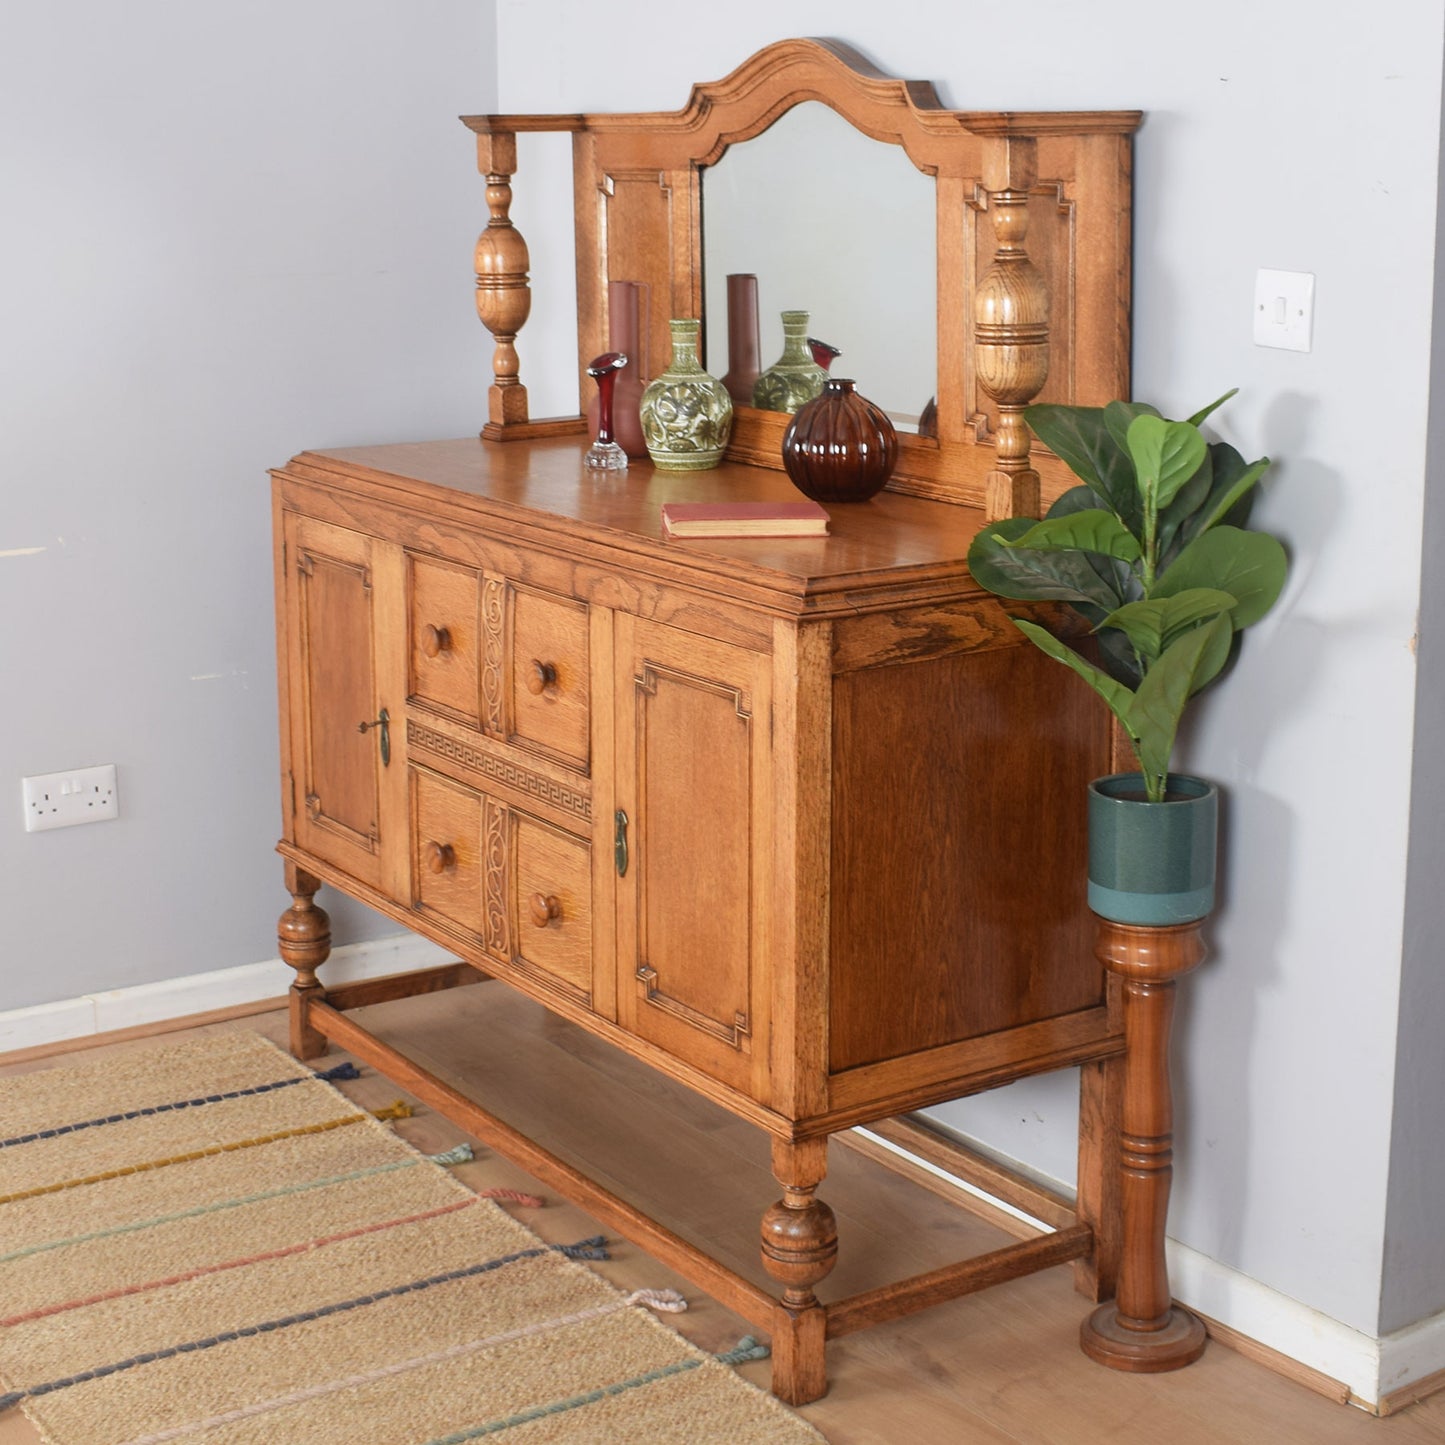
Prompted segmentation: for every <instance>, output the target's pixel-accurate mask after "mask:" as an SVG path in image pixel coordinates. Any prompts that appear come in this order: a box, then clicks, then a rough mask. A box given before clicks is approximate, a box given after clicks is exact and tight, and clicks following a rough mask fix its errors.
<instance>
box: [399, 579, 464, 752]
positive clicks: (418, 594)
mask: <svg viewBox="0 0 1445 1445" xmlns="http://www.w3.org/2000/svg"><path fill="white" fill-rule="evenodd" d="M408 563H409V566H408V584H409V585H408V605H407V625H408V633H409V637H410V668H411V671H410V693H411V697H412V699H413V700H414V701H417V702H420V703H423V704H425V705H427V706H430V707H433V708H436V709H438V710H439V711H441V712H445V713H449V714H450V715H451V716H453V717H456V718H459V719H461V720H462V721H464V722H468V723H470V724H471V725H472V726H473V727H480V726H481V689H480V680H479V678H480V654H481V647H480V645H479V644H480V641H481V639H480V635H479V632H480V629H479V626H478V621H479V615H480V609H481V578H480V576H479V575H478V574H477V573H476V572H475V571H474V570H472V569H471V568H469V567H458V566H455V565H454V564H452V563H449V562H442V561H438V560H435V559H433V558H428V557H417V556H412V557H409V558H408Z"/></svg>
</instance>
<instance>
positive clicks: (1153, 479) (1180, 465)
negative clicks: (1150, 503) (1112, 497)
mask: <svg viewBox="0 0 1445 1445" xmlns="http://www.w3.org/2000/svg"><path fill="white" fill-rule="evenodd" d="M1126 442H1127V444H1128V447H1129V455H1130V457H1131V458H1132V459H1133V462H1134V471H1135V473H1136V475H1137V476H1138V486H1139V493H1140V495H1141V496H1143V497H1145V498H1151V497H1152V498H1153V500H1154V504H1155V505H1156V506H1157V507H1160V508H1163V507H1167V506H1168V505H1169V503H1170V502H1172V501H1173V500H1174V497H1175V495H1176V494H1177V493H1178V491H1179V489H1180V488H1181V487H1182V486H1183V485H1184V484H1185V482H1187V481H1188V480H1189V479H1190V477H1192V476H1193V475H1194V473H1195V472H1197V471H1198V470H1199V467H1200V464H1201V463H1202V462H1203V461H1204V458H1205V455H1206V453H1207V452H1208V447H1207V446H1206V444H1205V441H1204V438H1203V437H1202V436H1201V435H1200V433H1199V430H1198V429H1197V428H1196V427H1192V426H1190V425H1189V423H1188V422H1187V421H1165V420H1164V419H1163V418H1162V417H1157V416H1136V417H1135V418H1134V420H1133V421H1131V422H1130V423H1129V431H1128V435H1127V437H1126Z"/></svg>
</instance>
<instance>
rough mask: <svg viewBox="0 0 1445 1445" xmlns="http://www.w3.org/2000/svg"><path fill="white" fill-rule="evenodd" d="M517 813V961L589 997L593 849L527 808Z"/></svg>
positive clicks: (514, 858)
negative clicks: (528, 812)
mask: <svg viewBox="0 0 1445 1445" xmlns="http://www.w3.org/2000/svg"><path fill="white" fill-rule="evenodd" d="M512 816H513V820H514V823H513V832H512V858H511V862H512V868H511V878H512V888H511V893H512V908H511V913H512V918H513V921H514V923H513V929H512V940H513V944H512V961H513V963H515V964H517V965H518V966H519V967H521V968H525V969H527V970H528V971H531V972H540V973H543V974H546V975H547V976H548V978H549V979H550V980H554V981H556V982H557V983H559V984H561V985H562V986H563V987H564V988H566V989H567V990H568V991H569V992H571V993H574V994H576V995H577V996H578V997H580V998H581V999H583V1000H584V1001H589V1000H590V998H591V993H592V863H591V850H590V849H589V848H588V846H587V844H586V843H584V842H583V841H582V840H581V839H580V838H574V837H572V836H571V835H570V834H568V833H564V832H562V831H561V830H560V829H557V828H553V827H551V826H550V825H549V824H546V823H541V822H538V821H537V820H536V819H535V818H529V817H528V816H527V815H526V814H525V813H514V814H513V815H512Z"/></svg>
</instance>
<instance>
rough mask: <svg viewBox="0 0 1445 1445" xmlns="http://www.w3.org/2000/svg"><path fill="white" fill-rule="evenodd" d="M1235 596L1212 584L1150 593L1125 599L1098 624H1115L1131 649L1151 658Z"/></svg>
mask: <svg viewBox="0 0 1445 1445" xmlns="http://www.w3.org/2000/svg"><path fill="white" fill-rule="evenodd" d="M1234 605H1235V599H1234V598H1233V597H1232V596H1230V594H1229V593H1228V592H1221V591H1219V590H1218V589H1217V588H1214V587H1191V588H1190V589H1189V590H1188V591H1187V592H1180V593H1177V594H1176V595H1174V596H1172V597H1151V598H1149V599H1148V600H1147V601H1142V602H1128V603H1126V604H1125V605H1124V606H1123V607H1120V608H1118V609H1117V610H1115V611H1113V612H1111V613H1110V614H1109V615H1108V616H1107V617H1106V618H1105V619H1104V620H1103V622H1101V623H1100V624H1099V626H1100V627H1117V628H1118V629H1119V631H1120V632H1122V633H1123V634H1124V635H1125V636H1126V637H1127V638H1128V639H1129V641H1130V643H1131V644H1132V645H1133V647H1134V650H1135V651H1136V652H1138V653H1139V655H1140V656H1141V657H1143V658H1145V659H1146V660H1147V661H1149V662H1151V663H1152V662H1153V661H1154V660H1155V659H1156V658H1158V656H1159V655H1160V653H1162V652H1163V651H1164V650H1165V649H1166V648H1167V647H1169V646H1170V645H1171V644H1173V643H1175V642H1177V641H1178V640H1179V638H1181V637H1182V636H1183V635H1184V634H1185V633H1186V632H1188V631H1190V630H1191V629H1192V628H1195V627H1198V626H1199V624H1200V623H1201V622H1208V621H1209V620H1210V618H1212V617H1218V616H1219V614H1220V613H1221V612H1228V611H1229V610H1230V609H1231V608H1232V607H1233V606H1234Z"/></svg>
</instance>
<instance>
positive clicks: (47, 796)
mask: <svg viewBox="0 0 1445 1445" xmlns="http://www.w3.org/2000/svg"><path fill="white" fill-rule="evenodd" d="M21 783H22V785H23V790H24V794H25V831H26V832H27V833H40V832H43V831H44V830H45V829H47V828H74V827H76V826H77V825H78V824H81V823H103V822H105V820H106V819H107V818H114V817H116V816H117V814H118V813H119V812H120V803H119V800H118V799H117V797H116V791H115V764H114V763H104V764H102V765H101V766H100V767H98V768H77V769H75V770H74V771H73V772H69V773H41V774H39V775H38V776H37V777H33V778H22V779H21Z"/></svg>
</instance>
